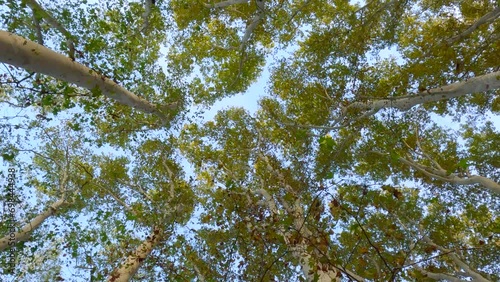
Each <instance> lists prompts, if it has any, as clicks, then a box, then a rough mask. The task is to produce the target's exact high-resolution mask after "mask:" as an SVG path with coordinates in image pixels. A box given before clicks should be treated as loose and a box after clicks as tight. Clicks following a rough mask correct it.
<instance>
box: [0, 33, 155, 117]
mask: <svg viewBox="0 0 500 282" xmlns="http://www.w3.org/2000/svg"><path fill="white" fill-rule="evenodd" d="M0 62H4V63H6V64H9V65H13V66H16V67H20V68H23V69H26V70H30V71H34V72H37V73H42V74H45V75H49V76H52V77H55V78H58V79H61V80H63V81H66V82H70V83H74V84H76V85H78V86H80V87H84V88H87V89H89V90H93V89H99V90H100V91H101V92H102V93H103V94H104V95H105V96H107V97H109V98H111V99H114V100H115V101H117V102H118V103H121V104H124V105H127V106H130V107H132V108H134V109H137V110H139V111H142V112H145V113H152V114H155V115H157V116H159V117H160V118H164V115H163V114H162V113H160V111H158V109H157V108H156V106H155V105H153V104H151V103H150V102H148V101H146V100H145V99H143V98H140V97H138V96H137V95H135V94H134V93H132V92H130V91H128V90H127V89H125V88H123V87H121V86H120V85H118V84H117V83H115V82H114V81H113V80H111V79H109V78H107V77H106V76H104V75H103V74H100V73H97V72H96V71H94V70H92V69H90V68H88V67H86V66H84V65H82V64H80V63H78V62H75V61H74V60H72V59H70V58H68V57H66V56H64V55H61V54H59V53H56V52H54V51H52V50H50V49H48V48H46V47H44V46H42V45H40V44H37V43H35V42H33V41H30V40H28V39H25V38H23V37H20V36H17V35H15V34H12V33H10V32H7V31H3V30H0Z"/></svg>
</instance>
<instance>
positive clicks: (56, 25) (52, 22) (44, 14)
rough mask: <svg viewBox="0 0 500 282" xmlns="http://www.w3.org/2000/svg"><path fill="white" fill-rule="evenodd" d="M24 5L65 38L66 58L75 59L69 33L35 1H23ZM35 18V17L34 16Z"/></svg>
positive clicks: (73, 46)
mask: <svg viewBox="0 0 500 282" xmlns="http://www.w3.org/2000/svg"><path fill="white" fill-rule="evenodd" d="M25 1H26V3H27V4H28V5H29V6H30V7H31V9H32V10H33V13H34V14H36V13H39V14H40V15H41V16H42V17H43V18H45V19H46V20H47V22H48V23H49V24H50V25H52V27H54V28H55V29H57V30H58V31H59V32H60V33H61V34H62V35H64V37H65V38H66V44H67V47H68V56H69V57H70V58H71V59H73V60H74V59H75V44H74V43H73V39H72V36H71V33H70V32H69V31H68V30H66V29H65V28H64V27H63V26H62V25H61V24H60V23H59V22H58V21H56V19H54V17H52V15H50V14H49V12H47V11H45V9H43V8H42V6H40V4H38V3H37V2H36V1H35V0H25ZM34 17H35V18H36V15H35V16H34Z"/></svg>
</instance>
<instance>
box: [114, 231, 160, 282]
mask: <svg viewBox="0 0 500 282" xmlns="http://www.w3.org/2000/svg"><path fill="white" fill-rule="evenodd" d="M161 235H162V232H161V230H160V228H158V227H154V228H153V234H151V235H150V236H148V237H147V238H146V240H145V241H144V242H143V243H142V244H141V245H140V246H139V247H137V249H136V250H135V251H134V253H132V254H131V255H129V256H128V257H127V258H126V259H125V262H124V263H123V264H122V265H121V266H120V267H119V268H116V269H115V270H113V272H112V273H111V275H110V276H109V277H108V282H125V281H129V280H130V278H132V276H134V274H135V273H136V272H137V270H139V267H140V266H141V265H142V263H143V261H144V260H145V259H146V257H147V256H148V255H149V254H150V253H151V251H153V249H154V247H155V246H156V245H157V244H158V242H160V239H161Z"/></svg>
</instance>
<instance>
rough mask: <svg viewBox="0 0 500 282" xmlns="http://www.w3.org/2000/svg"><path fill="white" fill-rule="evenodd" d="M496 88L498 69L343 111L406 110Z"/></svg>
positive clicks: (352, 105)
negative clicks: (413, 93)
mask: <svg viewBox="0 0 500 282" xmlns="http://www.w3.org/2000/svg"><path fill="white" fill-rule="evenodd" d="M498 88H500V71H496V72H492V73H488V74H485V75H481V76H477V77H474V78H471V79H468V80H465V81H460V82H456V83H452V84H448V85H445V86H441V87H437V88H433V89H429V90H425V91H422V92H420V93H418V94H417V95H407V96H401V97H395V98H385V99H380V100H376V101H366V102H354V103H352V104H350V105H349V106H347V107H346V108H345V110H344V112H346V111H348V110H349V109H360V110H371V111H372V112H371V113H370V115H373V114H375V113H377V112H378V111H379V110H381V109H383V108H397V109H399V110H401V111H407V110H409V109H411V108H412V107H414V106H416V105H419V104H423V103H428V102H437V101H441V100H447V99H451V98H456V97H460V96H464V95H467V94H471V93H477V92H484V91H490V90H495V89H498Z"/></svg>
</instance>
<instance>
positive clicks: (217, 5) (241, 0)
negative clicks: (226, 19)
mask: <svg viewBox="0 0 500 282" xmlns="http://www.w3.org/2000/svg"><path fill="white" fill-rule="evenodd" d="M248 1H249V0H226V1H222V2H219V3H214V4H205V7H207V8H224V7H227V6H231V5H233V4H243V3H247V2H248Z"/></svg>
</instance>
